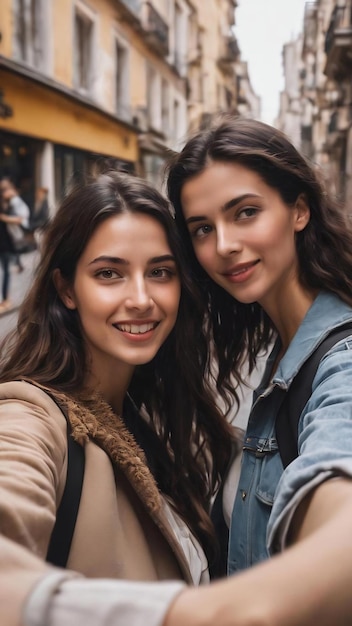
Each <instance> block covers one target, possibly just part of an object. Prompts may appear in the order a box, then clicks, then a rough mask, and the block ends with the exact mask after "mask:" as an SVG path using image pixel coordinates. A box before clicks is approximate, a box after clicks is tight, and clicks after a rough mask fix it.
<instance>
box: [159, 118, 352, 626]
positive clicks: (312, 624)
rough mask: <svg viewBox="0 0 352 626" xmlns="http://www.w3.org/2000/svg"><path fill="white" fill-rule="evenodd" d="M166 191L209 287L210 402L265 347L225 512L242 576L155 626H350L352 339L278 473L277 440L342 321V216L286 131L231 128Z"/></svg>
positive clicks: (198, 140) (225, 123) (350, 309)
mask: <svg viewBox="0 0 352 626" xmlns="http://www.w3.org/2000/svg"><path fill="white" fill-rule="evenodd" d="M168 192H169V197H170V199H171V201H172V203H173V205H174V207H175V211H176V221H177V223H178V225H179V229H180V231H181V233H182V236H183V239H184V241H185V243H186V245H187V246H188V253H189V265H190V266H191V267H192V268H193V271H194V278H195V281H196V282H198V284H199V285H200V286H201V289H202V291H203V297H204V311H205V315H204V322H205V323H204V324H203V329H204V333H205V335H206V336H207V337H208V339H209V337H211V336H212V337H213V340H214V344H215V351H214V349H213V348H212V350H211V353H212V355H213V356H214V352H215V355H216V356H217V365H218V367H217V372H218V374H217V386H218V389H219V391H222V393H223V394H225V395H226V393H227V395H228V392H229V391H230V390H231V386H232V384H233V383H234V381H235V382H236V381H237V382H239V381H240V380H241V372H243V369H244V368H243V364H244V363H245V360H246V359H247V361H248V363H249V369H250V370H252V369H253V367H254V366H255V364H256V361H257V358H258V355H259V354H261V353H263V351H266V350H268V349H269V348H271V347H272V342H274V347H273V349H272V352H271V355H270V357H269V358H268V361H267V367H266V371H265V373H264V376H263V379H262V382H261V384H260V385H259V388H258V389H257V391H256V392H255V395H254V402H253V407H252V411H251V414H250V418H249V424H248V430H247V433H246V436H245V441H244V446H243V450H244V451H243V460H242V467H241V474H240V479H239V486H238V489H237V494H236V497H235V498H234V500H235V501H234V505H233V507H232V510H228V511H225V519H226V518H227V519H228V520H229V521H230V523H229V526H230V539H229V556H228V571H229V573H230V574H232V573H235V572H236V573H237V575H236V576H235V577H230V578H229V579H228V580H227V581H222V582H219V583H214V585H213V586H211V587H210V589H208V590H205V591H204V590H203V591H202V590H201V589H199V590H191V591H187V592H185V593H184V594H181V595H180V597H179V598H178V599H177V600H176V602H175V603H174V605H173V607H172V610H171V611H170V613H169V615H168V619H167V621H166V622H165V624H166V625H167V626H175V625H178V624H182V623H187V625H188V626H195V625H197V626H198V625H200V624H202V626H205V625H207V624H209V625H210V624H217V625H222V624H223V625H225V624H226V625H230V624H231V625H236V626H238V625H241V626H243V625H245V624H246V625H247V624H251V625H253V624H256V626H258V625H261V624H263V625H264V624H265V625H270V626H276V625H277V626H282V625H283V624H284V625H285V626H296V625H297V626H298V625H299V626H308V625H309V626H316V624H319V626H323V625H326V626H331V625H332V624H333V625H334V626H337V625H341V626H342V625H345V624H351V623H352V595H351V580H352V558H351V555H352V532H351V524H352V481H351V477H352V330H351V336H350V337H348V338H347V339H344V340H342V341H339V342H338V343H337V344H336V345H335V346H334V347H333V348H332V349H330V350H329V351H328V353H327V354H326V355H325V356H324V357H323V358H322V360H321V362H320V365H319V367H318V370H317V373H316V375H315V378H314V381H313V385H312V393H311V396H310V398H309V401H308V402H307V404H306V406H305V408H304V410H303V412H302V414H301V417H300V422H299V439H298V450H299V454H298V457H297V458H296V459H295V460H294V461H293V462H292V463H291V464H290V465H289V466H288V467H287V468H286V469H285V470H284V469H283V465H282V462H281V459H280V454H279V452H278V447H277V442H276V432H275V420H276V417H277V413H278V408H279V404H280V401H281V397H282V393H283V391H282V390H287V389H289V387H290V385H291V383H292V380H293V379H294V377H295V376H296V374H297V373H298V372H299V370H300V368H301V367H302V365H303V363H304V362H305V361H306V360H307V358H308V357H309V356H310V354H311V353H312V352H313V351H314V350H315V348H316V347H317V346H318V345H319V344H320V343H321V341H322V340H323V339H324V337H326V335H328V334H329V332H330V331H331V330H332V329H334V328H337V327H339V326H343V325H344V324H346V322H351V321H352V234H351V228H350V224H349V223H348V216H347V214H346V212H344V211H342V210H341V209H340V208H339V207H338V206H337V205H336V204H335V203H334V202H333V201H332V199H331V198H330V197H329V195H328V193H327V192H326V190H325V189H324V187H323V186H322V184H321V182H320V181H319V178H318V175H317V172H316V171H315V169H314V168H313V167H312V166H311V165H309V164H308V163H307V162H306V160H305V159H304V158H303V157H302V156H301V155H300V154H299V153H298V152H297V151H296V149H295V148H294V147H293V146H292V145H291V144H290V142H289V141H288V140H287V138H286V137H285V136H284V135H283V134H282V133H281V132H279V131H278V130H276V129H274V128H272V127H270V126H268V125H265V124H263V123H261V122H257V121H253V120H246V119H240V118H231V117H229V118H224V119H222V120H220V121H218V122H217V123H216V124H215V125H214V126H213V127H211V128H210V129H208V130H204V131H200V132H199V133H198V134H196V135H195V136H194V137H193V138H192V139H190V140H189V141H188V143H187V144H186V146H185V147H184V149H183V150H182V152H181V153H180V154H179V155H177V156H176V157H175V159H174V161H173V162H172V163H171V165H170V168H169V176H168ZM212 343H213V342H210V340H209V345H212ZM234 496H235V494H234ZM278 553H280V554H278ZM269 555H275V556H274V558H272V559H270V560H267V557H268V556H269ZM250 566H251V567H250ZM247 568H248V569H247ZM240 570H245V571H243V572H242V573H241V574H238V572H239V571H240Z"/></svg>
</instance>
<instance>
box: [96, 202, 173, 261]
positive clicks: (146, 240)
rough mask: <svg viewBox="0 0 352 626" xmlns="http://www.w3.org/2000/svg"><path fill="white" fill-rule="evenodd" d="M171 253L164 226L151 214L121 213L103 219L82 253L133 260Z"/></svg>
mask: <svg viewBox="0 0 352 626" xmlns="http://www.w3.org/2000/svg"><path fill="white" fill-rule="evenodd" d="M165 252H169V253H170V246H169V243H168V239H167V235H166V232H165V229H164V227H163V226H162V224H160V222H159V221H158V220H157V219H156V218H154V217H151V216H150V215H145V214H143V213H122V214H121V215H114V216H112V217H109V218H108V219H106V220H104V222H102V223H101V224H99V226H98V227H97V228H96V230H95V231H94V233H93V234H92V236H91V238H90V239H89V241H88V242H87V245H86V248H85V251H84V254H97V253H99V254H111V255H113V256H122V254H123V255H124V257H126V258H127V257H132V256H135V257H137V256H140V253H142V254H143V253H147V254H149V255H152V256H156V255H157V254H161V253H163V254H165Z"/></svg>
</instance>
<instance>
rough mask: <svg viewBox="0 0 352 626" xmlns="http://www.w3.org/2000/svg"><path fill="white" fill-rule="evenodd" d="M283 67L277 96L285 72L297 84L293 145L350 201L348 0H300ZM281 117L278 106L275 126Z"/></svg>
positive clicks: (351, 8) (351, 17)
mask: <svg viewBox="0 0 352 626" xmlns="http://www.w3.org/2000/svg"><path fill="white" fill-rule="evenodd" d="M284 73H285V77H286V86H285V91H284V92H283V94H282V101H287V100H288V99H289V89H288V88H287V81H288V80H289V76H291V77H292V76H293V77H294V81H295V82H296V84H297V85H298V92H299V98H298V100H297V106H296V109H297V116H298V118H299V119H300V122H299V126H300V140H299V142H298V143H299V147H300V148H301V150H302V151H303V152H304V154H305V155H306V156H307V157H309V158H310V159H312V160H313V161H314V162H315V163H316V164H317V165H318V166H319V167H320V168H321V169H322V170H323V173H324V175H325V178H326V180H327V183H328V185H329V186H330V189H331V191H332V192H334V193H335V194H336V195H337V197H338V198H340V199H341V200H342V201H344V202H345V204H346V206H347V207H351V203H352V82H351V75H352V0H316V1H315V2H306V6H305V13H304V22H303V24H302V47H301V53H300V55H298V56H297V57H296V59H295V62H293V63H291V64H290V66H289V67H285V65H284ZM291 80H292V78H291ZM286 121H287V118H286V109H285V107H283V106H282V107H281V111H280V116H279V119H278V126H279V127H280V128H282V129H283V130H287V126H285V124H286ZM348 210H349V211H351V209H350V208H349V209H348Z"/></svg>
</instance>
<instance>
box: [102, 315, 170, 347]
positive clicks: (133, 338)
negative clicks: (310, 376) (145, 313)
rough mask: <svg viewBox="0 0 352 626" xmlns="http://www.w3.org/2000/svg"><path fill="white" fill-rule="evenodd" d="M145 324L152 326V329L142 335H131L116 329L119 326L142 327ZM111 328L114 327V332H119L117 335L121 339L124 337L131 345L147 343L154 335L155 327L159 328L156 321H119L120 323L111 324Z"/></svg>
mask: <svg viewBox="0 0 352 626" xmlns="http://www.w3.org/2000/svg"><path fill="white" fill-rule="evenodd" d="M145 324H153V325H154V326H153V328H151V329H150V330H147V331H145V332H143V333H133V332H130V331H129V330H123V329H121V328H118V326H121V325H134V326H144V325H145ZM113 326H115V328H116V330H118V331H119V333H121V335H122V336H123V337H125V338H126V339H127V340H128V341H130V342H132V343H142V342H145V341H148V340H149V339H150V338H151V337H152V336H153V334H154V332H155V330H156V329H157V327H158V326H159V322H158V321H156V320H151V319H148V320H140V319H139V320H128V321H127V320H124V321H120V322H115V323H114V324H113Z"/></svg>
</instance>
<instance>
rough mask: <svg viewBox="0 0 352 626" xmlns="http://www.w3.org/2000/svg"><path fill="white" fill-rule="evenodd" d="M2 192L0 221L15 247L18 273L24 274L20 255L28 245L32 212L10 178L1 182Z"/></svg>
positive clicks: (0, 188) (0, 189)
mask: <svg viewBox="0 0 352 626" xmlns="http://www.w3.org/2000/svg"><path fill="white" fill-rule="evenodd" d="M0 192H1V196H2V202H3V208H4V211H3V213H2V214H1V216H0V219H1V220H2V221H3V222H5V224H6V226H7V230H8V233H9V235H10V237H11V239H12V243H13V247H14V256H15V262H16V265H17V267H18V271H19V272H22V271H23V270H24V266H23V264H22V262H21V258H20V254H21V252H22V251H25V246H26V244H27V233H29V231H30V215H31V212H30V210H29V207H28V206H27V204H26V203H25V202H24V200H22V198H21V197H20V195H19V193H18V191H17V189H16V186H15V185H14V183H13V182H12V181H11V180H10V179H9V178H2V180H1V181H0Z"/></svg>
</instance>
